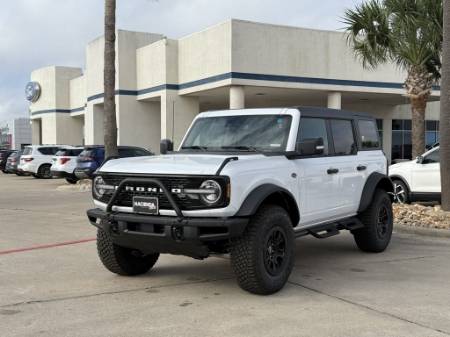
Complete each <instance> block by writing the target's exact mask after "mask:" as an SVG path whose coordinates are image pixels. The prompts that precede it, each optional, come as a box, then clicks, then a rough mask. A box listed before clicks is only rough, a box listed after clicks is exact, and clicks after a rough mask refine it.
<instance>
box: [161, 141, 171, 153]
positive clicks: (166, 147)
mask: <svg viewBox="0 0 450 337" xmlns="http://www.w3.org/2000/svg"><path fill="white" fill-rule="evenodd" d="M170 151H173V143H172V141H171V140H170V139H161V143H160V144H159V152H161V154H167V152H170Z"/></svg>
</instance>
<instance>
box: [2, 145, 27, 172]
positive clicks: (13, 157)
mask: <svg viewBox="0 0 450 337" xmlns="http://www.w3.org/2000/svg"><path fill="white" fill-rule="evenodd" d="M21 155H22V151H16V152H13V153H11V154H10V155H9V157H8V159H7V160H6V166H5V171H6V173H15V174H16V175H18V176H21V175H23V173H21V172H19V171H18V170H17V166H18V165H19V162H20V156H21Z"/></svg>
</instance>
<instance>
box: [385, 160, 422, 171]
mask: <svg viewBox="0 0 450 337" xmlns="http://www.w3.org/2000/svg"><path fill="white" fill-rule="evenodd" d="M415 163H416V161H415V160H408V161H403V162H401V163H397V164H394V165H391V166H389V170H397V169H406V168H408V167H410V166H411V165H414V164H415Z"/></svg>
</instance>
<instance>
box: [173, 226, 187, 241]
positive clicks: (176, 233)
mask: <svg viewBox="0 0 450 337" xmlns="http://www.w3.org/2000/svg"><path fill="white" fill-rule="evenodd" d="M172 237H173V239H174V240H175V241H183V240H184V231H183V227H182V226H172Z"/></svg>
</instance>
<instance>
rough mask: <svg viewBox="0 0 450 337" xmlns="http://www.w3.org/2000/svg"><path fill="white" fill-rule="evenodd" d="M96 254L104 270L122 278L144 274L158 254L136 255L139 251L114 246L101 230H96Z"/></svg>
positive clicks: (152, 264)
mask: <svg viewBox="0 0 450 337" xmlns="http://www.w3.org/2000/svg"><path fill="white" fill-rule="evenodd" d="M97 252H98V256H99V257H100V260H101V261H102V263H103V265H104V266H105V267H106V269H108V270H109V271H110V272H112V273H115V274H118V275H123V276H133V275H140V274H145V273H146V272H148V271H149V270H150V269H151V268H152V267H153V266H154V265H155V263H156V261H157V260H158V258H159V253H153V254H148V255H137V254H140V252H139V251H136V250H134V249H131V248H125V247H121V246H118V245H116V244H114V243H113V241H112V240H111V237H110V236H109V235H108V234H107V233H106V232H105V231H104V230H103V229H98V230H97Z"/></svg>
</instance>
